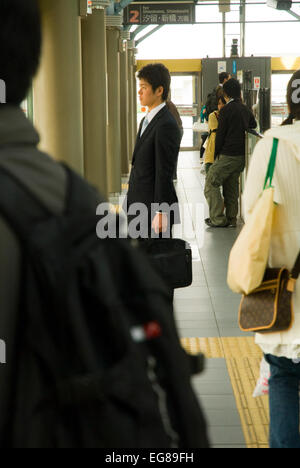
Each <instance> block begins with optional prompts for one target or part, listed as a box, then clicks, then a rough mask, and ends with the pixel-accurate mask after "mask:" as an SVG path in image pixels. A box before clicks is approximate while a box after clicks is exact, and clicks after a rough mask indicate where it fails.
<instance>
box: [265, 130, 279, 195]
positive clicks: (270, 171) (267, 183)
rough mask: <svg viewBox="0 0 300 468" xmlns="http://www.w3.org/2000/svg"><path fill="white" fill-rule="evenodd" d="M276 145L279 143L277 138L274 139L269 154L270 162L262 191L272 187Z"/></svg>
mask: <svg viewBox="0 0 300 468" xmlns="http://www.w3.org/2000/svg"><path fill="white" fill-rule="evenodd" d="M278 143H279V140H278V138H274V139H273V147H272V152H271V156H270V161H269V165H268V170H267V174H266V179H265V184H264V190H265V189H266V188H270V187H272V181H273V175H274V171H275V165H276V157H277V150H278Z"/></svg>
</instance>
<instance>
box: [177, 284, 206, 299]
mask: <svg viewBox="0 0 300 468" xmlns="http://www.w3.org/2000/svg"><path fill="white" fill-rule="evenodd" d="M209 298H210V294H209V290H208V288H207V286H196V287H194V288H183V289H177V290H176V291H175V293H174V299H175V300H177V299H197V300H199V299H209Z"/></svg>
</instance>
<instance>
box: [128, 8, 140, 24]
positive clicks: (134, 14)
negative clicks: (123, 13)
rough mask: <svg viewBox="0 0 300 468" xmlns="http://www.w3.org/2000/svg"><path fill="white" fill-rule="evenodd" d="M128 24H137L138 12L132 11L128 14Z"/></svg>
mask: <svg viewBox="0 0 300 468" xmlns="http://www.w3.org/2000/svg"><path fill="white" fill-rule="evenodd" d="M130 16H131V18H130V23H139V22H140V20H139V17H140V12H139V10H132V11H131V12H130Z"/></svg>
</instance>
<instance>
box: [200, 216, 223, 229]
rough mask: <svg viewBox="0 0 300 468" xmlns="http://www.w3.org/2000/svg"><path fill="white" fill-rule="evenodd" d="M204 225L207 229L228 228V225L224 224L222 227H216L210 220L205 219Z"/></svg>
mask: <svg viewBox="0 0 300 468" xmlns="http://www.w3.org/2000/svg"><path fill="white" fill-rule="evenodd" d="M205 224H206V225H207V226H209V227H212V228H226V227H227V226H228V224H224V225H222V226H218V225H217V224H213V223H212V222H211V219H210V218H206V219H205Z"/></svg>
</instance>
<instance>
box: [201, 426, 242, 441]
mask: <svg viewBox="0 0 300 468" xmlns="http://www.w3.org/2000/svg"><path fill="white" fill-rule="evenodd" d="M208 433H209V437H210V440H211V442H212V443H213V444H216V445H219V444H220V445H236V444H237V445H243V444H245V438H244V434H243V431H242V428H241V427H237V426H225V427H224V426H211V427H209V428H208Z"/></svg>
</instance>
